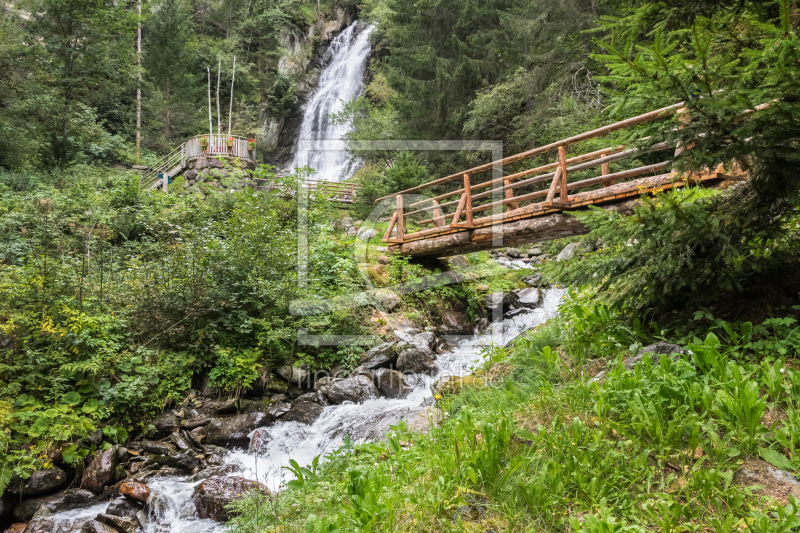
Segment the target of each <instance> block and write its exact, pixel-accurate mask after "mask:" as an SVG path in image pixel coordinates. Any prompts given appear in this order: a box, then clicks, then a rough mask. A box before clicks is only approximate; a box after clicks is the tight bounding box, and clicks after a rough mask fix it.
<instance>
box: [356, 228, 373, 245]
mask: <svg viewBox="0 0 800 533" xmlns="http://www.w3.org/2000/svg"><path fill="white" fill-rule="evenodd" d="M377 234H378V232H377V231H375V230H374V229H368V230H365V231H363V232H362V233H360V234H359V236H358V238H359V239H361V240H362V241H365V242H366V241H369V240H370V239H374V238H375V236H376V235H377Z"/></svg>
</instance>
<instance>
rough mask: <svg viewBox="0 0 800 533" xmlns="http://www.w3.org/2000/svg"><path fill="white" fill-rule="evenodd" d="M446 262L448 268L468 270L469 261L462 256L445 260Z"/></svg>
mask: <svg viewBox="0 0 800 533" xmlns="http://www.w3.org/2000/svg"><path fill="white" fill-rule="evenodd" d="M447 262H448V263H449V264H450V268H468V267H469V266H470V265H469V261H468V260H467V258H466V257H464V256H463V255H454V256H453V257H450V258H448V259H447Z"/></svg>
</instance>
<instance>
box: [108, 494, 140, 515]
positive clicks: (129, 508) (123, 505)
mask: <svg viewBox="0 0 800 533" xmlns="http://www.w3.org/2000/svg"><path fill="white" fill-rule="evenodd" d="M147 495H148V496H150V491H149V489H148V492H147ZM142 509H144V503H143V502H139V501H135V500H129V499H128V498H116V499H114V500H111V503H109V504H108V507H107V508H106V514H108V515H113V516H124V517H127V518H137V519H138V514H139V512H140V511H141V510H142Z"/></svg>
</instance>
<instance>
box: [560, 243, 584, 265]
mask: <svg viewBox="0 0 800 533" xmlns="http://www.w3.org/2000/svg"><path fill="white" fill-rule="evenodd" d="M579 251H581V243H579V242H571V243H569V244H568V245H566V246H565V247H564V249H562V250H561V251H560V252H559V253H558V255H557V256H556V261H569V260H570V259H572V258H573V257H575V254H577V253H578V252H579Z"/></svg>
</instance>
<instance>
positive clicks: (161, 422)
mask: <svg viewBox="0 0 800 533" xmlns="http://www.w3.org/2000/svg"><path fill="white" fill-rule="evenodd" d="M153 426H155V428H156V429H155V433H156V436H157V437H166V436H167V435H169V434H170V433H172V432H173V431H175V430H177V429H179V428H180V427H181V421H180V420H179V419H178V417H177V416H175V414H174V413H172V412H170V411H167V412H165V413H162V414H161V416H159V417H158V418H156V419H155V420H153Z"/></svg>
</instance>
